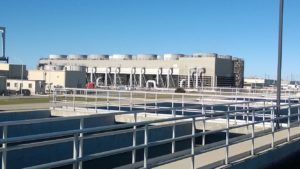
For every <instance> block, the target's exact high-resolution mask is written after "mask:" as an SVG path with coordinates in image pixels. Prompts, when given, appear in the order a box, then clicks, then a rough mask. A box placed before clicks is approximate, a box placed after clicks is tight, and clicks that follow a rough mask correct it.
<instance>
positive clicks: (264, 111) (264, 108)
mask: <svg viewBox="0 0 300 169" xmlns="http://www.w3.org/2000/svg"><path fill="white" fill-rule="evenodd" d="M265 113H266V101H265V100H264V107H263V130H265V128H266V126H265V120H266V117H265Z"/></svg>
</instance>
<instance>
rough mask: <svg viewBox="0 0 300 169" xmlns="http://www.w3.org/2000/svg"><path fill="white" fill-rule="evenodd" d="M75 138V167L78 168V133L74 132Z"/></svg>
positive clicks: (74, 168)
mask: <svg viewBox="0 0 300 169" xmlns="http://www.w3.org/2000/svg"><path fill="white" fill-rule="evenodd" d="M73 137H74V138H73V139H74V140H73V160H74V163H73V169H77V168H78V134H77V133H76V134H74V136H73Z"/></svg>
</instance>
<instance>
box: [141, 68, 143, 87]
mask: <svg viewBox="0 0 300 169" xmlns="http://www.w3.org/2000/svg"><path fill="white" fill-rule="evenodd" d="M142 87H143V83H142V70H141V72H140V88H142Z"/></svg>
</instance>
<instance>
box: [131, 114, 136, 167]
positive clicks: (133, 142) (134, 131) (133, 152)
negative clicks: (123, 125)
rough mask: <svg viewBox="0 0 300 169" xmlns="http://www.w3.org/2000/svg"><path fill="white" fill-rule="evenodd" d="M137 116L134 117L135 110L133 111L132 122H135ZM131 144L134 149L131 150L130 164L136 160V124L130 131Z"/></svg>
mask: <svg viewBox="0 0 300 169" xmlns="http://www.w3.org/2000/svg"><path fill="white" fill-rule="evenodd" d="M136 121H137V117H136V112H134V123H136ZM132 146H133V147H134V149H133V150H132V164H134V163H135V161H136V149H135V146H136V125H134V126H133V133H132Z"/></svg>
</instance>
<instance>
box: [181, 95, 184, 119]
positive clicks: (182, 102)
mask: <svg viewBox="0 0 300 169" xmlns="http://www.w3.org/2000/svg"><path fill="white" fill-rule="evenodd" d="M181 107H182V112H181V115H184V94H182V98H181Z"/></svg>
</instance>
